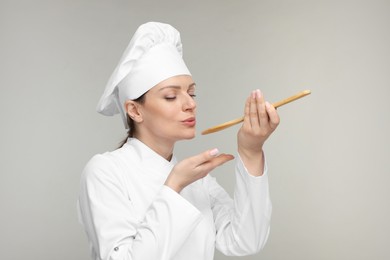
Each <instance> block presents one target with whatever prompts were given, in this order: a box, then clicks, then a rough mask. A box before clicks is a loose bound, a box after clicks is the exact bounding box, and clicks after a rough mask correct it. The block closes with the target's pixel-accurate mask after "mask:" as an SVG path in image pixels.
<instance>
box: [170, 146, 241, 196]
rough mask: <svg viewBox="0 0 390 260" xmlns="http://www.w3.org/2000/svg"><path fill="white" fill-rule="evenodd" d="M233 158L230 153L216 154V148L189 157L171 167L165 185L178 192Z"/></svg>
mask: <svg viewBox="0 0 390 260" xmlns="http://www.w3.org/2000/svg"><path fill="white" fill-rule="evenodd" d="M233 159H234V156H233V155H231V154H219V155H218V149H212V150H208V151H205V152H203V153H201V154H198V155H195V156H192V157H189V158H187V159H184V160H183V161H181V162H179V163H178V164H176V165H175V167H173V169H172V171H171V173H170V174H169V175H168V178H167V180H166V181H165V185H166V186H168V187H170V188H171V189H173V190H174V191H176V192H177V193H179V192H180V191H181V190H182V189H183V188H184V187H186V186H187V185H189V184H191V183H193V182H194V181H197V180H199V179H201V178H203V177H205V176H206V175H207V174H208V173H209V172H210V171H212V170H213V169H215V168H216V167H218V166H220V165H222V164H224V163H225V162H228V161H230V160H233Z"/></svg>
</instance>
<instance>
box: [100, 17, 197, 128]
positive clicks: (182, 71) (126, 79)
mask: <svg viewBox="0 0 390 260" xmlns="http://www.w3.org/2000/svg"><path fill="white" fill-rule="evenodd" d="M182 53H183V51H182V43H181V40H180V33H179V32H178V31H177V30H176V29H175V28H173V27H172V26H171V25H169V24H163V23H157V22H149V23H145V24H143V25H141V26H140V27H139V28H138V29H137V31H136V32H135V34H134V36H133V38H132V39H131V41H130V43H129V45H128V46H127V48H126V50H125V52H124V53H123V55H122V58H121V59H120V61H119V64H118V65H117V67H116V68H115V70H114V72H113V73H112V75H111V77H110V79H109V81H108V83H107V85H106V89H105V90H104V93H103V96H102V97H101V98H100V101H99V103H98V105H97V107H96V110H97V111H98V112H99V113H101V114H103V115H106V116H112V115H115V114H118V113H120V114H121V116H122V119H123V123H124V124H125V127H126V128H129V126H128V125H127V117H126V111H125V109H124V103H125V101H126V100H129V99H130V100H134V99H137V98H139V97H140V96H141V95H143V94H144V93H146V92H147V91H148V90H149V89H151V88H152V87H154V86H155V85H157V84H158V83H160V82H161V81H163V80H165V79H168V78H170V77H173V76H178V75H191V74H190V72H189V70H188V68H187V66H186V65H185V63H184V61H183V58H182V55H183V54H182Z"/></svg>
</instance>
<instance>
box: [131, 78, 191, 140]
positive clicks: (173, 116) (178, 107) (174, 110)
mask: <svg viewBox="0 0 390 260" xmlns="http://www.w3.org/2000/svg"><path fill="white" fill-rule="evenodd" d="M194 97H195V83H194V81H193V79H192V77H191V76H187V75H181V76H174V77H171V78H168V79H166V80H164V81H162V82H160V83H159V84H157V85H156V86H155V87H153V88H152V89H150V90H149V91H148V92H147V93H146V95H145V103H144V104H141V105H140V106H139V113H140V115H141V116H142V121H141V123H140V124H139V125H138V126H139V128H138V129H139V134H140V135H141V137H142V138H143V139H144V138H148V139H149V140H151V141H157V142H161V141H167V142H173V143H174V142H176V141H178V140H182V139H191V138H193V137H194V136H195V124H196V119H195V110H196V102H195V100H194Z"/></svg>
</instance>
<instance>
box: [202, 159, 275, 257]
mask: <svg viewBox="0 0 390 260" xmlns="http://www.w3.org/2000/svg"><path fill="white" fill-rule="evenodd" d="M210 179H211V180H210V182H209V184H208V187H209V192H210V196H211V199H212V203H211V205H212V211H213V215H214V222H215V226H216V230H217V235H216V247H217V249H218V250H219V251H221V252H222V253H224V254H225V255H249V254H255V253H257V252H259V251H260V250H261V249H262V248H263V247H264V245H265V243H266V241H267V238H268V235H269V230H270V218H271V212H272V205H271V201H270V196H269V187H268V173H267V167H266V166H265V169H264V174H263V175H262V176H259V177H254V176H252V175H250V174H249V173H248V172H247V170H246V168H245V166H244V165H243V163H242V161H241V159H240V157H239V156H238V159H237V161H236V187H235V193H234V200H232V199H231V198H230V197H229V195H228V194H227V193H226V191H225V190H224V189H222V188H221V187H220V186H219V184H218V183H217V182H216V181H215V180H214V178H210Z"/></svg>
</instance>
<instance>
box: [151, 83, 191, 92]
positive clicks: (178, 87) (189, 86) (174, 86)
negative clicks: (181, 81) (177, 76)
mask: <svg viewBox="0 0 390 260" xmlns="http://www.w3.org/2000/svg"><path fill="white" fill-rule="evenodd" d="M195 86H196V84H195V82H194V83H191V84H190V85H188V88H191V87H195ZM166 88H176V89H181V86H177V85H169V86H165V87H162V88H160V89H159V90H158V91H161V90H163V89H166Z"/></svg>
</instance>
